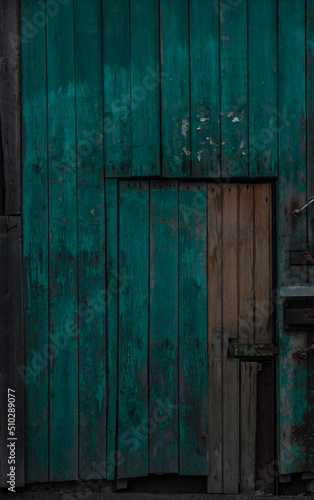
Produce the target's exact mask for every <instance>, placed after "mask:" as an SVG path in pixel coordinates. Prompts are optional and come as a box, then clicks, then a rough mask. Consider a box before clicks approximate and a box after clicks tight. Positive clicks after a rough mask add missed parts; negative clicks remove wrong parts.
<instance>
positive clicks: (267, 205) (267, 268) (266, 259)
mask: <svg viewBox="0 0 314 500" xmlns="http://www.w3.org/2000/svg"><path fill="white" fill-rule="evenodd" d="M271 209H272V207H271V185H270V184H256V185H255V186H254V228H255V229H254V234H255V237H254V293H255V316H254V342H255V343H256V344H269V343H271V342H272V341H273V339H272V331H271V328H270V327H271V325H272V322H271V315H272V312H273V309H274V303H273V302H272V301H271V288H272V241H271V240H272V213H271Z"/></svg>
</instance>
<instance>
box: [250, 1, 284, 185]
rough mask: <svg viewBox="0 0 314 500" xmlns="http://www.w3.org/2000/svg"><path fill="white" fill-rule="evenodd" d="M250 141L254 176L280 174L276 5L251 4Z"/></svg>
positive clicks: (266, 3) (269, 2)
mask: <svg viewBox="0 0 314 500" xmlns="http://www.w3.org/2000/svg"><path fill="white" fill-rule="evenodd" d="M248 16H249V21H248V22H249V32H248V37H249V53H248V56H249V59H248V67H249V87H248V88H249V137H248V141H249V142H248V148H249V149H248V159H249V173H250V175H251V176H272V175H277V174H278V158H277V157H278V116H277V70H278V68H277V64H278V63H277V3H276V2H273V1H272V0H266V1H262V0H257V1H256V0H249V2H248Z"/></svg>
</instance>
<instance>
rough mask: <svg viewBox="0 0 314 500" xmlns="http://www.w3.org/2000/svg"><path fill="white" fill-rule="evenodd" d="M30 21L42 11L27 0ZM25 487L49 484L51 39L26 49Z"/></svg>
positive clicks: (43, 38) (42, 37)
mask: <svg viewBox="0 0 314 500" xmlns="http://www.w3.org/2000/svg"><path fill="white" fill-rule="evenodd" d="M22 8H23V13H24V15H25V17H27V18H30V19H32V17H33V16H34V14H35V13H36V12H37V11H38V6H37V5H35V4H34V2H32V0H23V1H22ZM21 50H22V59H23V61H32V65H30V64H29V63H28V64H23V65H22V96H21V97H22V141H23V153H24V162H23V198H22V199H23V267H24V332H25V365H26V368H25V440H26V442H25V475H26V482H27V483H32V482H37V481H48V472H49V471H48V434H49V420H48V418H49V415H48V404H49V403H48V401H49V371H48V368H47V359H46V358H45V357H44V356H43V354H44V348H45V346H47V344H48V330H49V328H48V196H47V194H48V185H47V107H46V104H47V95H46V60H45V59H46V34H45V29H42V30H40V32H39V33H38V34H37V36H36V37H34V38H32V39H30V40H28V43H25V44H21Z"/></svg>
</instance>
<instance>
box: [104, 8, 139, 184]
mask: <svg viewBox="0 0 314 500" xmlns="http://www.w3.org/2000/svg"><path fill="white" fill-rule="evenodd" d="M129 14H130V13H129V0H116V1H115V2H112V0H103V2H102V15H103V18H102V19H103V23H102V24H103V34H102V36H103V72H104V73H103V74H104V106H105V115H104V148H105V174H106V176H107V177H115V176H129V175H131V172H132V164H131V154H132V145H131V141H132V132H131V126H132V122H131V109H130V100H131V89H130V64H131V61H130V34H129V30H130V15H129ZM113 47H114V50H113Z"/></svg>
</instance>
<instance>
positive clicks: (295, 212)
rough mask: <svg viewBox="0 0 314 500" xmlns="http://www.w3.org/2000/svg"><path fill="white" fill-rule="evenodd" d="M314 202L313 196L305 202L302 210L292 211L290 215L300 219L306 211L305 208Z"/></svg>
mask: <svg viewBox="0 0 314 500" xmlns="http://www.w3.org/2000/svg"><path fill="white" fill-rule="evenodd" d="M313 201H314V196H311V197H310V198H309V199H308V200H307V204H306V205H304V207H302V208H297V209H296V210H293V212H292V215H294V216H295V217H301V215H302V214H304V212H305V210H306V209H307V207H308V206H309V205H311V203H313Z"/></svg>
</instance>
